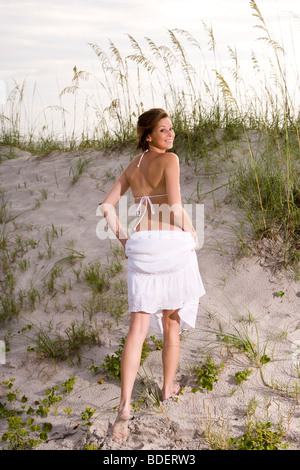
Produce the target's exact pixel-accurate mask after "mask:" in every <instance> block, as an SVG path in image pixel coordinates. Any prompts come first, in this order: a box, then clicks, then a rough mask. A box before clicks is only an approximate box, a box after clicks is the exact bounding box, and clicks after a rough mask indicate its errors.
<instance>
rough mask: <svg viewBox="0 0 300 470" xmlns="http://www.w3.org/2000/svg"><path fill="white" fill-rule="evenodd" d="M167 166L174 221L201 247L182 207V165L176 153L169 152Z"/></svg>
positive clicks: (166, 173)
mask: <svg viewBox="0 0 300 470" xmlns="http://www.w3.org/2000/svg"><path fill="white" fill-rule="evenodd" d="M167 155H168V160H167V164H166V168H165V181H166V189H167V194H168V200H169V206H170V210H171V213H172V214H173V215H174V223H175V225H176V226H177V227H180V228H181V229H182V230H183V231H185V232H190V233H191V234H192V236H193V238H194V240H195V243H196V248H198V247H199V243H198V238H197V234H196V231H195V229H194V227H193V224H192V222H191V220H190V218H189V216H188V214H187V212H186V211H185V210H184V208H183V207H182V202H181V193H180V183H179V180H180V166H179V158H178V156H177V155H176V154H175V153H168V154H167Z"/></svg>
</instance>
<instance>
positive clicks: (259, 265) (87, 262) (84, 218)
mask: <svg viewBox="0 0 300 470" xmlns="http://www.w3.org/2000/svg"><path fill="white" fill-rule="evenodd" d="M0 152H1V153H0V155H1V158H2V163H1V165H0V175H1V185H0V187H1V190H2V197H3V201H9V203H7V204H6V206H5V208H6V213H7V215H6V220H8V221H7V222H6V223H5V224H3V225H2V226H3V227H5V233H4V232H2V235H4V234H5V237H6V244H5V249H6V250H7V252H8V253H10V255H9V256H10V260H11V263H12V266H13V267H14V270H13V271H12V272H13V274H14V278H15V281H16V283H15V286H14V291H13V295H15V297H16V298H18V295H19V293H20V292H21V293H22V294H23V299H24V300H23V306H22V307H21V308H20V312H19V314H18V316H14V317H13V318H12V319H11V320H10V321H9V322H7V323H5V324H4V325H2V327H1V329H0V340H2V341H4V342H5V344H6V345H7V346H8V348H9V350H8V351H7V352H6V356H5V363H4V364H0V395H1V399H0V402H2V403H6V408H7V409H18V410H20V409H21V406H23V407H24V413H23V415H21V416H23V419H24V421H25V422H26V421H27V419H29V418H28V415H26V410H27V409H28V408H29V407H30V406H31V407H32V409H34V410H37V409H38V407H39V405H41V404H42V403H43V402H42V400H44V399H45V398H46V397H49V395H47V394H46V390H47V389H51V388H52V387H54V386H55V385H59V386H60V388H59V389H58V390H57V391H56V392H55V393H56V395H57V396H61V398H62V399H61V400H60V401H57V402H56V403H54V404H52V405H51V407H50V409H49V412H48V415H47V416H40V415H37V414H36V413H35V412H34V413H33V414H32V415H30V417H31V416H33V417H34V420H35V421H34V424H38V423H41V427H42V425H43V423H45V422H49V423H51V424H52V426H53V427H52V430H51V431H50V432H48V437H47V440H46V441H44V442H42V443H40V444H39V445H38V446H37V447H35V448H36V449H37V450H40V449H41V450H44V449H47V450H58V449H59V450H72V449H86V448H88V447H91V446H95V448H99V449H103V450H117V449H126V450H154V449H156V450H188V449H189V450H191V449H193V450H201V449H213V448H226V442H227V438H228V437H232V438H237V439H239V438H241V436H242V435H243V434H244V433H245V432H246V427H245V423H246V420H247V415H248V417H249V418H250V419H252V421H253V422H255V421H256V422H257V421H259V420H261V421H264V422H265V421H266V420H269V421H270V422H272V424H273V425H274V426H275V428H276V427H277V426H278V425H281V426H282V428H283V429H284V431H285V437H284V439H283V442H288V443H289V448H290V449H297V450H299V449H300V442H299V441H300V439H299V431H300V420H299V416H300V415H299V413H300V408H299V402H298V397H297V387H298V386H299V369H298V368H297V357H298V355H297V347H298V345H299V347H300V329H299V328H300V317H299V313H300V309H299V304H300V286H299V283H298V282H297V281H295V279H294V278H293V274H292V273H291V272H289V271H283V270H280V269H279V270H275V269H274V267H276V264H277V261H278V259H277V258H276V256H275V255H274V256H273V257H272V252H271V248H272V247H268V246H263V248H264V251H262V252H261V253H258V252H256V251H252V252H250V251H248V252H246V251H241V250H240V248H239V244H238V241H237V237H236V234H235V230H234V228H235V227H238V226H239V221H240V220H243V218H244V214H243V212H242V211H241V209H239V208H238V207H237V206H236V203H235V201H234V200H232V199H231V198H230V197H229V196H228V190H227V186H226V182H227V176H226V175H227V170H228V169H230V165H232V164H234V159H235V158H240V153H239V152H241V150H239V149H235V150H233V151H232V155H231V158H229V159H227V160H225V159H223V160H222V159H220V158H218V159H216V166H215V168H216V169H218V171H214V162H213V161H212V162H211V163H210V167H209V169H208V167H207V163H205V162H202V161H201V160H200V163H199V165H198V170H197V174H195V173H194V171H193V168H192V167H190V166H189V165H187V164H186V163H184V162H182V164H181V190H182V201H183V203H195V202H198V203H199V201H197V200H196V194H197V193H196V188H197V183H198V182H199V187H200V194H201V195H202V196H201V198H200V203H202V204H204V213H205V219H204V220H205V232H204V244H203V247H202V248H201V249H199V250H198V251H197V256H198V261H199V268H200V272H201V276H202V279H203V282H204V285H205V288H206V295H205V296H204V297H202V298H201V299H200V303H199V311H198V318H197V325H196V329H195V330H192V331H190V332H186V331H185V332H184V333H183V334H182V338H181V356H180V364H179V368H178V372H177V376H176V380H177V382H178V383H179V384H180V385H181V387H182V392H181V394H179V395H178V396H177V397H176V398H174V399H171V400H167V401H166V402H161V403H160V404H159V406H156V405H155V401H154V400H153V399H151V398H148V399H145V400H144V401H143V402H142V401H141V398H143V397H144V395H145V394H146V390H147V389H148V390H149V386H150V385H151V386H152V387H154V386H155V384H156V385H157V386H158V387H160V386H161V385H162V382H161V380H162V379H161V378H162V366H161V351H160V350H159V349H156V348H155V345H154V343H153V341H152V340H151V339H150V336H152V335H153V334H154V335H155V338H156V339H158V340H159V339H161V338H160V335H159V334H158V333H156V332H152V331H151V332H149V337H148V338H149V345H150V348H151V351H150V352H149V354H148V356H147V358H146V360H145V361H144V363H143V365H142V366H141V369H140V372H139V377H138V379H137V382H136V387H135V390H134V394H133V403H135V410H134V411H132V416H131V419H130V421H129V435H128V438H127V439H126V441H125V442H123V443H122V444H117V443H115V442H113V440H112V438H111V429H112V425H113V423H114V420H115V417H116V409H115V408H116V407H117V405H118V399H119V395H120V382H119V380H118V379H115V378H112V377H110V376H108V375H107V374H106V373H105V371H104V370H103V369H101V368H100V365H101V364H103V363H104V360H105V357H106V356H107V355H111V354H113V353H114V352H115V351H116V350H118V348H119V346H120V342H121V338H122V337H125V336H126V334H127V329H128V322H129V315H130V314H129V312H128V310H127V308H126V305H127V304H126V302H127V298H126V276H127V260H126V258H125V257H124V256H123V254H122V250H121V249H120V248H121V245H120V244H119V243H118V241H117V240H109V239H104V240H100V239H99V238H98V237H97V236H96V226H97V224H98V222H99V220H100V217H99V216H98V215H97V214H96V209H97V205H98V203H99V202H100V201H101V199H102V198H103V196H104V194H106V192H107V191H108V190H109V188H110V187H111V185H112V184H113V181H114V180H113V178H117V177H118V176H119V174H120V172H121V171H122V169H123V168H125V167H126V165H127V164H128V163H129V161H130V156H134V152H132V151H130V149H127V150H124V151H122V152H118V151H115V152H114V151H110V152H104V151H96V150H84V151H72V152H66V153H60V152H52V153H50V154H48V155H45V156H43V157H38V156H33V155H31V154H30V153H29V152H25V151H20V150H17V149H14V148H9V147H2V148H1V149H0ZM12 156H13V157H14V158H12ZM84 159H87V160H88V165H87V167H86V168H85V169H84V171H83V172H82V174H81V175H80V176H79V178H78V180H77V181H76V182H75V183H74V184H71V179H72V176H74V174H75V168H78V162H82V161H83V160H84ZM72 168H73V170H72ZM218 187H220V189H218V190H216V191H214V192H212V191H211V190H212V188H218ZM128 203H132V198H131V199H130V197H129V195H128ZM4 205H5V204H2V207H4ZM245 230H246V231H247V224H245ZM71 250H75V251H71ZM71 253H73V255H74V258H73V264H72V265H71V264H70V263H69V264H68V262H67V260H66V258H67V257H68V256H69V255H70V254H71ZM78 253H80V254H81V256H79V255H78ZM75 254H76V255H77V257H75ZM63 259H65V262H63V261H62V260H63ZM24 260H26V261H24ZM97 261H98V262H100V265H101V268H103V269H104V268H105V267H108V266H109V267H112V266H118V269H117V272H115V271H114V272H113V273H112V275H111V276H112V277H111V280H110V287H109V288H108V290H107V291H106V292H105V296H106V297H105V299H107V298H110V299H113V300H114V301H115V304H113V307H111V309H112V310H113V309H114V308H115V309H117V305H119V304H118V300H119V301H120V302H121V304H122V307H123V313H120V315H119V316H117V313H116V312H113V313H110V312H109V311H108V310H109V309H108V308H107V304H105V305H106V308H105V309H104V308H101V304H100V305H99V306H98V307H95V302H94V303H93V302H92V300H94V301H95V297H94V298H93V294H92V290H91V287H90V286H89V285H88V283H87V281H86V279H85V277H84V272H85V270H86V269H87V268H88V267H91V266H95V262H97ZM55 268H59V269H57V270H56V271H55ZM51 273H52V274H53V273H55V276H54V275H53V276H52V277H51ZM0 276H1V278H0V281H1V283H3V285H4V284H5V282H6V281H7V277H6V275H5V274H4V273H0ZM124 286H125V287H124ZM33 287H34V288H35V289H36V290H33ZM30 291H31V293H34V292H35V298H36V301H35V304H34V306H33V304H32V300H31V303H30V299H32V296H31V297H30V296H29V295H28V292H30ZM37 292H38V293H39V295H40V298H38V295H37ZM279 292H282V295H278V293H279ZM102 305H104V304H102ZM121 312H122V311H121ZM72 322H73V323H74V322H75V323H76V324H77V325H79V324H83V323H82V322H84V324H85V325H90V326H91V328H92V329H93V331H94V332H95V331H97V333H98V343H95V344H93V345H85V346H83V348H82V349H81V350H80V351H79V353H78V355H77V354H76V353H74V354H72V355H71V356H69V357H67V358H66V359H65V360H53V359H51V358H49V357H45V356H44V355H43V354H41V353H40V352H37V351H36V339H37V333H38V332H41V331H42V332H47V333H48V334H50V335H51V334H53V333H54V332H55V331H56V332H59V333H60V335H62V336H63V335H65V336H66V331H67V328H68V327H70V325H71V324H72ZM28 325H31V326H30V327H29V326H28ZM218 332H219V334H217V333H218ZM230 334H233V335H235V336H237V337H238V338H240V339H241V338H244V340H245V338H250V340H249V341H248V343H247V344H248V345H250V344H254V350H253V351H254V352H253V351H251V350H250V352H249V354H248V355H247V351H246V350H244V351H243V347H242V346H243V344H244V345H245V344H246V342H244V343H242V342H240V344H239V346H240V347H239V348H238V347H237V344H229V343H228V341H227V343H226V341H224V339H226V338H227V340H229V339H230V336H229V335H230ZM222 335H223V336H222ZM40 338H41V336H40ZM34 348H35V350H34ZM262 356H265V357H267V358H268V359H270V360H269V361H268V362H267V363H265V364H263V365H262V366H261V367H258V366H257V363H256V364H255V360H251V357H252V358H254V359H255V357H256V360H257V361H258V362H259V359H260V358H261V357H262ZM208 360H210V361H213V362H214V364H215V365H217V366H221V364H222V365H223V366H222V367H221V368H220V374H219V375H218V376H217V381H216V382H215V383H214V384H213V388H212V390H208V389H206V388H202V387H201V386H200V385H199V384H198V383H196V379H197V376H196V374H195V369H194V367H195V366H203V365H205V364H206V363H207V361H208ZM91 366H93V367H92V368H91ZM97 367H98V369H96V368H97ZM245 369H248V370H249V371H251V373H250V376H249V377H248V379H247V380H246V381H243V382H242V383H240V384H239V383H237V381H236V380H235V374H236V372H241V371H243V370H245ZM70 377H76V379H75V382H74V387H73V389H72V390H71V391H69V393H62V390H63V387H62V386H61V384H62V383H64V382H66V381H67V380H68V379H69V378H70ZM140 377H144V379H145V380H144V385H143V383H142V381H141V378H140ZM10 378H14V379H15V381H14V382H13V388H12V389H8V387H7V386H5V384H3V381H8V380H9V379H10ZM297 384H298V385H297ZM15 389H17V390H18V392H19V393H17V397H16V399H15V400H14V401H11V402H10V401H9V399H8V398H9V395H8V393H9V392H11V391H12V390H15ZM24 395H25V396H26V397H27V402H26V403H25V404H24V403H23V402H22V401H21V398H22V396H24ZM87 409H90V410H92V416H91V417H90V419H89V420H84V419H82V417H83V413H84V412H85V411H86V410H87ZM87 421H89V422H90V424H89V425H86V424H87ZM275 428H274V429H275ZM6 431H7V420H6V419H5V418H3V419H1V420H0V435H1V436H2V435H3V434H4V433H5V432H6ZM37 435H38V434H37ZM8 444H9V442H8V441H6V442H1V447H2V448H6V447H7V446H8Z"/></svg>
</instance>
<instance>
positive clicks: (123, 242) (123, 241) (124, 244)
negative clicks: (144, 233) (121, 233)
mask: <svg viewBox="0 0 300 470" xmlns="http://www.w3.org/2000/svg"><path fill="white" fill-rule="evenodd" d="M120 242H121V244H122V246H123V249H124V255H125V258H126V259H128V256H126V253H125V247H126V243H127V242H128V238H125V239H124V238H123V239H120Z"/></svg>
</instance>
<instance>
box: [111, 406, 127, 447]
mask: <svg viewBox="0 0 300 470" xmlns="http://www.w3.org/2000/svg"><path fill="white" fill-rule="evenodd" d="M129 418H130V413H129V411H123V410H119V411H118V415H117V418H116V421H115V423H114V425H113V429H112V438H113V440H114V441H115V442H117V443H118V444H120V443H121V442H122V441H123V439H125V438H126V437H127V431H128V420H129Z"/></svg>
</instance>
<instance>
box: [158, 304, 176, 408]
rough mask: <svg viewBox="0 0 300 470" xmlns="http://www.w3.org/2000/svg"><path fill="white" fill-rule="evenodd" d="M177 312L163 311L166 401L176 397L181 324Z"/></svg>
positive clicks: (164, 393)
mask: <svg viewBox="0 0 300 470" xmlns="http://www.w3.org/2000/svg"><path fill="white" fill-rule="evenodd" d="M178 311H179V309H177V310H164V311H163V327H164V341H163V348H162V362H163V387H162V398H163V400H166V399H167V398H170V397H172V396H173V395H174V393H175V392H176V391H175V390H174V377H175V373H176V369H177V366H178V361H179V355H180V337H179V323H180V318H179V315H178Z"/></svg>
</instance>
